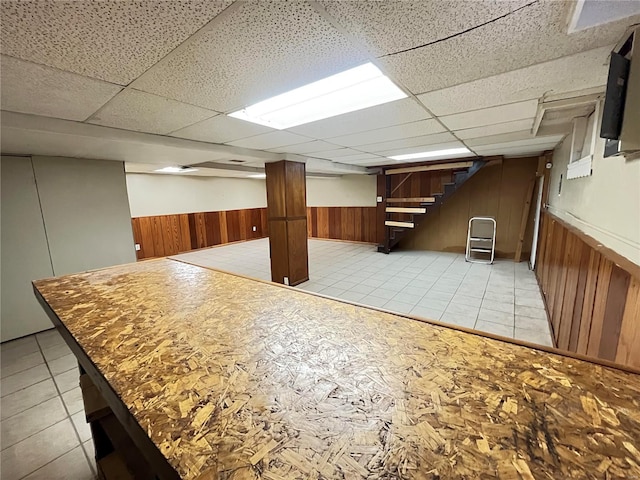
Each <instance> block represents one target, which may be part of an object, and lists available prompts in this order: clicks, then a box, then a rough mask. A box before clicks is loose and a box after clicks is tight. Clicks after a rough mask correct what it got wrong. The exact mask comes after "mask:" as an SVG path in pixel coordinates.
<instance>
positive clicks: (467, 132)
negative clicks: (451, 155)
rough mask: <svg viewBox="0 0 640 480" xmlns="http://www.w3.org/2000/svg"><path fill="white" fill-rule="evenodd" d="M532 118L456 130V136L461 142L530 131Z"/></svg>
mask: <svg viewBox="0 0 640 480" xmlns="http://www.w3.org/2000/svg"><path fill="white" fill-rule="evenodd" d="M533 120H534V118H526V119H524V120H515V121H512V122H505V123H496V124H494V125H487V126H483V127H475V128H466V129H464V130H456V131H455V134H456V136H457V137H458V138H459V139H461V140H467V139H470V138H479V137H485V136H489V135H500V134H501V133H509V132H518V131H521V130H530V129H531V127H533Z"/></svg>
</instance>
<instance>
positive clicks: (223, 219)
mask: <svg viewBox="0 0 640 480" xmlns="http://www.w3.org/2000/svg"><path fill="white" fill-rule="evenodd" d="M219 213H220V215H219V217H218V221H219V223H220V243H229V242H230V241H231V240H229V229H228V225H227V212H219Z"/></svg>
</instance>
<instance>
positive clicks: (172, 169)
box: [154, 166, 198, 173]
mask: <svg viewBox="0 0 640 480" xmlns="http://www.w3.org/2000/svg"><path fill="white" fill-rule="evenodd" d="M197 171H198V169H197V168H193V167H183V166H180V167H164V168H159V169H158V170H154V172H159V173H189V172H197Z"/></svg>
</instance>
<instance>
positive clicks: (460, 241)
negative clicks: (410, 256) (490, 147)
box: [392, 157, 538, 258]
mask: <svg viewBox="0 0 640 480" xmlns="http://www.w3.org/2000/svg"><path fill="white" fill-rule="evenodd" d="M537 165H538V157H526V158H505V159H504V160H502V161H494V162H491V163H490V164H488V165H487V166H485V167H483V168H482V169H481V170H480V171H479V172H478V173H476V174H475V175H474V176H473V177H471V178H470V179H469V180H468V181H467V182H465V183H464V185H462V186H461V187H460V188H459V189H458V190H457V191H456V192H455V193H454V194H453V195H452V196H451V197H450V198H449V199H447V200H446V202H445V203H444V204H443V205H442V206H440V207H439V208H438V209H437V210H435V211H434V212H433V213H432V214H429V215H428V216H427V217H426V218H425V219H424V221H423V222H422V223H420V225H419V226H418V227H417V228H416V230H415V232H413V233H412V234H411V235H408V236H407V237H406V238H403V239H402V241H401V242H400V247H401V248H403V249H407V250H435V251H442V252H457V253H462V252H464V251H465V247H466V242H467V228H468V223H469V218H471V217H473V216H483V217H486V216H489V217H493V218H495V219H496V222H497V233H496V255H498V256H500V257H505V258H513V257H514V255H515V252H516V249H517V245H518V239H519V236H520V227H521V222H522V211H523V207H524V205H525V203H526V201H527V198H526V197H527V191H528V186H529V184H530V182H532V181H533V180H534V179H535V178H536V168H537ZM430 173H431V175H425V174H423V175H422V176H419V175H413V176H412V177H411V178H409V179H408V180H407V181H406V182H405V183H403V184H402V185H401V186H400V188H399V189H398V191H397V192H396V193H394V194H393V196H394V197H403V196H406V197H418V196H427V195H434V194H437V193H442V192H443V191H444V183H446V182H450V181H452V180H451V172H430ZM394 177H398V178H397V179H396V178H394V179H392V180H393V181H394V182H397V181H398V180H400V181H402V178H400V177H402V175H394ZM393 188H394V184H392V191H393ZM395 188H397V187H395ZM534 210H535V209H534V208H532V209H531V211H530V214H529V218H528V219H527V223H526V231H525V235H524V245H523V249H522V251H523V252H524V255H523V258H526V257H527V256H528V252H530V251H531V239H532V237H533V217H534Z"/></svg>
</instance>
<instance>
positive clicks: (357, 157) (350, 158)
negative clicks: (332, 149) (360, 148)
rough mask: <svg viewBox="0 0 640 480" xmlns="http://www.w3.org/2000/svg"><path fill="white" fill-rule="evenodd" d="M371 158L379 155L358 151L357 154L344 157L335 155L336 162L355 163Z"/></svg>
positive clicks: (376, 157)
mask: <svg viewBox="0 0 640 480" xmlns="http://www.w3.org/2000/svg"><path fill="white" fill-rule="evenodd" d="M371 159H378V160H379V159H380V157H378V156H376V155H371V154H370V153H359V154H357V155H347V156H344V157H337V160H336V161H338V162H343V163H357V162H359V161H362V160H371Z"/></svg>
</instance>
